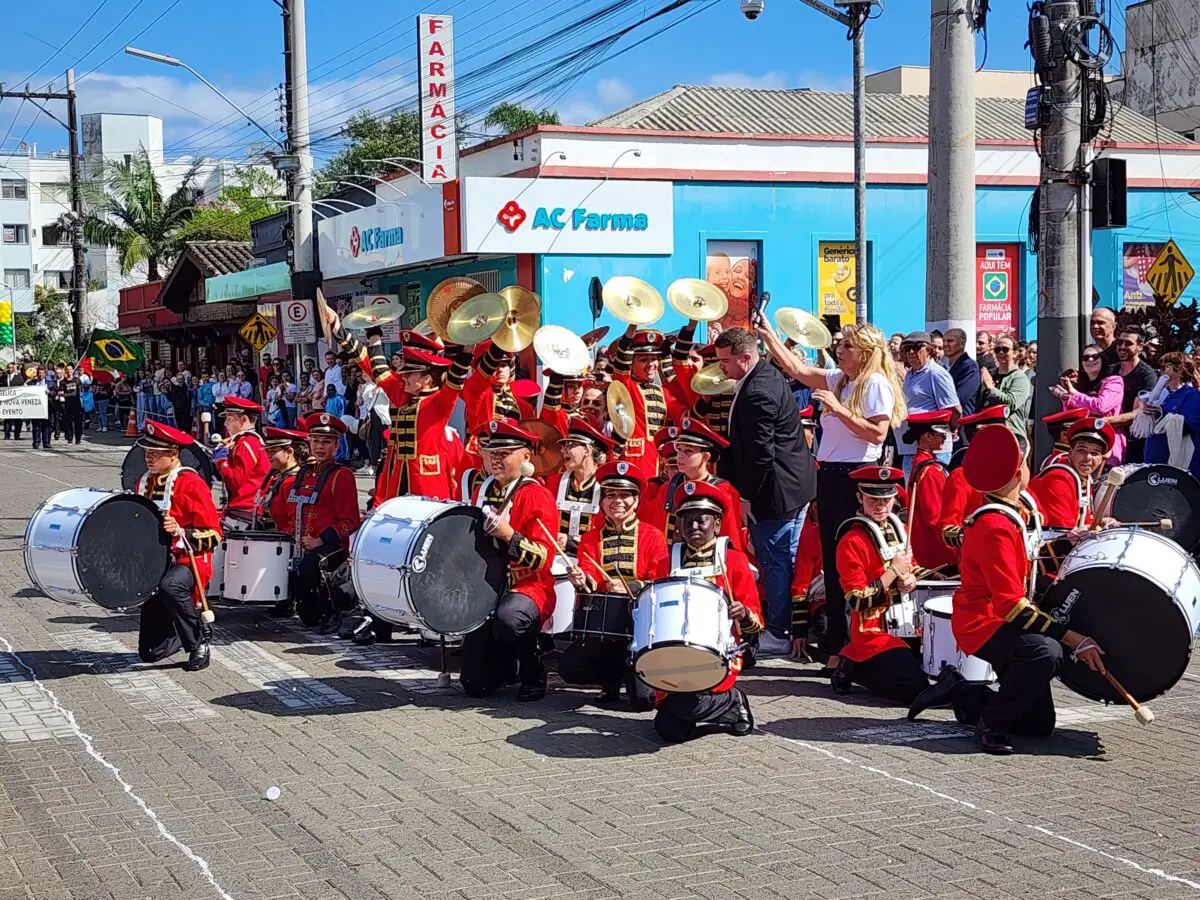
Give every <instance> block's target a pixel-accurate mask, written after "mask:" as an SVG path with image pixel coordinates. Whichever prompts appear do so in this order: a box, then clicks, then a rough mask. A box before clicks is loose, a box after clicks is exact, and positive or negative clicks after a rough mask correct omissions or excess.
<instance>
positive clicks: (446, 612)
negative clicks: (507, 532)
mask: <svg viewBox="0 0 1200 900" xmlns="http://www.w3.org/2000/svg"><path fill="white" fill-rule="evenodd" d="M350 561H351V572H352V573H353V578H354V590H355V592H356V593H357V594H358V596H359V599H360V600H362V602H363V603H364V604H365V605H366V607H367V609H368V610H369V611H370V613H371V615H373V616H376V617H377V618H380V619H383V621H385V622H391V623H392V624H393V625H403V626H408V627H410V628H416V629H424V630H425V631H431V632H434V633H435V634H438V635H443V634H444V635H452V634H466V633H467V632H469V631H474V630H475V629H476V628H478V627H479V626H480V625H482V624H483V623H484V622H486V621H487V620H488V619H489V618H490V617H491V615H492V613H493V612H495V610H496V604H497V603H498V602H499V600H500V595H501V594H502V593H503V592H504V588H505V586H506V585H507V584H508V558H507V556H506V555H505V554H504V553H503V552H501V550H500V548H499V547H498V546H497V544H496V541H495V540H493V539H492V538H491V537H489V536H488V534H487V532H485V531H484V530H483V510H481V509H479V508H477V507H474V506H467V505H465V504H461V503H446V502H443V501H440V500H427V499H426V498H424V497H393V498H392V499H391V500H388V501H387V502H386V503H384V504H382V505H381V506H378V507H376V508H375V509H374V510H372V511H371V514H370V515H369V516H367V519H366V521H364V522H363V524H362V526H361V527H360V528H359V529H358V531H357V533H356V534H355V535H354V540H353V541H352V543H351V545H350Z"/></svg>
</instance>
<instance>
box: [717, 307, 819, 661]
mask: <svg viewBox="0 0 1200 900" xmlns="http://www.w3.org/2000/svg"><path fill="white" fill-rule="evenodd" d="M715 345H716V349H717V362H718V363H719V364H720V366H721V371H722V372H724V373H725V376H726V377H727V378H732V379H734V380H735V381H736V382H737V387H736V388H735V391H734V397H733V404H732V406H731V407H730V410H729V449H728V450H726V451H725V452H723V453H722V454H721V458H720V463H719V469H720V472H719V474H720V475H721V476H722V477H723V478H726V479H728V480H729V481H730V482H732V484H733V486H734V487H735V488H737V490H738V493H740V494H741V495H742V500H743V501H744V505H745V504H748V505H749V507H750V509H749V512H750V515H751V517H752V522H751V524H750V539H751V541H753V543H754V552H755V555H756V556H757V558H758V564H759V566H761V567H762V580H763V584H764V586H765V587H766V600H767V602H766V608H765V613H766V620H767V630H766V632H764V633H763V634H762V635H761V636H760V637H759V652H760V653H762V654H764V655H780V656H783V655H787V654H788V653H789V652H790V651H791V582H792V572H793V569H794V567H795V560H796V545H797V543H798V542H799V540H800V529H801V527H802V526H803V525H804V513H805V510H806V509H807V508H808V504H809V501H811V500H812V499H813V497H814V496H815V495H816V492H817V479H816V466H815V464H814V463H813V458H812V455H811V454H810V453H809V450H808V444H807V443H805V440H804V429H803V428H802V427H801V425H800V413H799V410H798V409H797V407H796V401H795V398H794V397H793V396H792V391H791V388H790V387H789V386H788V382H787V379H785V378H784V377H783V375H781V374H780V373H779V370H778V369H776V368H775V367H774V366H772V365H771V364H770V363H768V362H767V361H766V360H764V359H763V358H762V357H761V356H760V355H759V352H758V339H757V338H756V337H755V336H754V334H753V333H751V332H750V331H747V330H746V329H745V328H730V329H727V330H725V331H722V332H721V334H720V336H719V337H718V338H717V340H716V342H715Z"/></svg>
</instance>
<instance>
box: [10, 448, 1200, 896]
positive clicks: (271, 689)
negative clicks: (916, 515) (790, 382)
mask: <svg viewBox="0 0 1200 900" xmlns="http://www.w3.org/2000/svg"><path fill="white" fill-rule="evenodd" d="M124 452H125V448H124V447H116V446H98V445H89V444H85V445H84V446H83V447H82V448H71V449H70V450H66V449H56V450H55V451H53V452H52V453H38V454H36V455H35V454H34V453H33V452H32V451H30V450H29V449H28V448H27V446H26V445H25V444H21V445H20V446H19V447H18V446H17V445H14V444H11V443H9V444H0V485H2V488H0V596H3V598H4V615H3V616H2V617H0V900H15V898H36V900H110V898H111V900H139V898H147V900H172V898H187V900H193V898H194V900H204V898H234V900H260V898H304V900H335V898H337V900H341V898H352V900H383V898H392V900H407V898H413V900H415V898H421V900H499V898H512V900H541V898H545V900H549V898H571V900H601V898H610V897H629V898H637V900H672V898H680V900H682V898H745V900H765V898H819V900H838V898H869V897H878V898H888V900H902V898H935V897H936V898H960V897H961V898H967V897H974V898H988V900H991V898H997V900H998V898H1034V897H1037V898H1042V897H1047V896H1063V897H1072V898H1078V897H1089V898H1091V897H1095V898H1100V897H1113V898H1123V900H1128V898H1153V900H1171V898H1177V897H1197V896H1200V842H1198V841H1197V838H1196V821H1197V813H1198V811H1200V781H1198V779H1197V777H1196V774H1195V773H1196V769H1195V768H1193V767H1194V766H1195V765H1196V760H1197V759H1200V670H1197V669H1196V667H1195V666H1193V669H1194V670H1196V671H1195V673H1189V675H1188V676H1187V677H1186V678H1185V679H1184V680H1183V681H1182V682H1181V683H1180V684H1179V685H1178V686H1177V687H1176V688H1175V689H1174V690H1173V691H1172V692H1171V693H1170V694H1169V695H1168V696H1166V697H1164V698H1161V699H1159V700H1158V701H1155V702H1154V703H1153V704H1152V706H1153V708H1154V710H1155V712H1156V713H1157V721H1156V722H1155V723H1154V725H1152V726H1151V727H1149V728H1143V727H1140V726H1138V725H1137V724H1136V723H1135V722H1134V720H1133V717H1132V715H1131V714H1130V713H1129V712H1128V711H1127V710H1126V709H1124V708H1118V707H1112V708H1106V707H1104V706H1101V705H1099V704H1092V703H1089V702H1087V701H1085V700H1083V699H1082V698H1079V697H1077V696H1075V695H1073V694H1070V693H1069V692H1066V691H1064V690H1059V691H1058V701H1059V703H1060V709H1061V710H1062V712H1061V714H1060V728H1059V731H1058V733H1057V734H1056V736H1055V737H1054V738H1052V739H1049V740H1044V741H1023V742H1022V747H1023V748H1025V749H1026V750H1027V751H1028V752H1027V753H1025V754H1022V755H1017V756H1013V757H1009V758H992V757H986V756H982V755H979V754H977V753H976V752H975V745H974V743H973V741H972V740H971V739H969V738H968V737H966V736H965V735H966V732H965V731H964V730H963V729H962V728H960V727H959V726H957V725H954V724H953V722H952V721H950V720H949V719H948V718H947V714H945V713H936V714H932V715H931V716H930V717H929V718H931V719H932V720H933V721H925V722H921V723H916V724H909V723H906V722H904V721H903V716H902V713H901V712H900V711H898V710H895V709H890V708H884V707H882V706H878V705H874V704H872V703H871V702H870V701H867V700H866V699H864V695H863V694H861V693H858V694H854V695H852V696H851V698H850V700H851V701H853V702H846V699H845V698H840V697H834V696H833V695H832V694H831V692H830V690H829V687H828V685H827V683H823V682H821V681H819V680H818V679H817V678H816V677H815V674H816V669H817V667H816V666H815V665H809V666H800V665H796V664H793V663H790V662H773V663H770V664H762V665H760V666H759V667H758V668H757V669H756V670H754V671H753V672H752V673H750V674H749V675H748V676H747V677H745V678H744V679H743V682H742V683H743V684H744V686H745V687H746V690H747V691H748V693H749V694H750V695H751V698H752V701H753V704H754V712H755V715H756V718H757V721H758V726H759V727H758V732H757V733H756V734H754V735H752V736H749V737H746V738H741V739H738V738H732V737H725V736H721V737H708V738H704V739H701V740H697V741H694V742H692V743H689V744H686V745H682V746H672V747H668V746H664V745H663V744H662V743H661V742H660V741H659V740H658V739H657V737H656V735H655V734H654V731H653V729H652V728H651V725H650V721H649V716H648V715H641V714H632V713H627V712H624V711H618V710H614V709H604V708H600V707H599V706H597V705H595V702H594V701H595V696H596V694H595V692H594V691H575V690H570V689H566V688H564V687H563V686H562V685H557V686H556V687H555V689H554V690H553V691H552V693H551V695H550V696H549V697H548V698H547V700H546V701H545V702H543V703H540V704H517V703H516V701H515V690H509V691H507V692H504V693H503V694H502V695H501V696H499V697H497V698H495V699H494V700H493V701H492V702H491V703H490V704H488V705H483V706H481V705H479V704H477V703H475V702H472V701H470V700H468V699H467V698H466V697H464V696H463V695H462V693H461V691H460V690H459V689H458V687H457V684H452V685H451V686H450V687H448V688H445V687H439V686H438V685H437V681H436V674H437V673H436V669H437V665H436V655H435V654H434V652H433V651H431V650H427V649H422V648H420V647H419V646H418V645H417V643H416V642H415V641H412V642H404V643H402V644H400V645H398V646H389V647H370V648H355V647H348V646H347V645H346V643H345V642H340V641H331V640H329V639H323V638H319V637H317V636H316V635H315V634H312V633H308V632H306V631H304V630H303V629H302V628H301V626H299V625H298V624H297V625H295V626H294V627H293V626H288V625H281V624H279V623H276V622H273V621H271V620H270V619H268V618H267V617H266V616H265V615H263V614H262V613H259V612H255V611H253V610H242V609H219V610H218V613H217V615H218V618H217V626H216V629H217V643H216V646H215V649H214V654H213V665H212V666H211V667H210V668H209V669H207V670H206V671H204V672H200V673H196V674H188V673H185V672H183V671H182V670H181V669H180V668H179V665H178V664H179V663H180V662H182V659H183V657H182V656H178V657H176V658H175V659H174V660H172V661H170V662H169V663H168V664H165V665H159V666H144V665H142V664H141V663H140V662H138V660H137V656H136V641H137V621H136V618H134V617H132V616H118V615H107V614H105V613H102V612H101V611H100V609H99V608H98V607H73V606H66V605H63V604H60V603H56V602H54V601H51V600H49V599H46V598H45V597H42V596H41V595H39V594H38V592H37V591H36V590H35V589H34V588H32V587H31V586H30V584H29V581H28V578H27V576H26V573H25V567H24V563H23V559H22V552H21V550H22V540H23V535H24V530H25V525H26V522H27V520H28V518H29V516H30V514H31V513H32V511H33V510H34V508H35V507H36V506H37V504H38V503H40V502H41V501H42V500H43V499H45V498H46V497H47V496H49V495H50V494H51V493H53V492H55V491H57V490H60V489H63V488H65V487H68V486H96V487H102V488H110V489H111V488H115V487H117V485H118V483H119V467H120V461H121V459H122V457H123V455H124ZM939 718H940V721H936V720H938V719H939ZM271 786H278V787H279V788H280V790H281V796H280V798H279V799H278V800H277V801H274V802H270V801H268V800H266V799H264V793H265V791H266V790H267V788H268V787H271Z"/></svg>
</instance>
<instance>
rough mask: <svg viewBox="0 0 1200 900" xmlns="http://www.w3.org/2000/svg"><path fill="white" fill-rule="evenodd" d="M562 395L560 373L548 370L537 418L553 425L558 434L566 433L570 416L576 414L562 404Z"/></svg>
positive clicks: (569, 423)
mask: <svg viewBox="0 0 1200 900" xmlns="http://www.w3.org/2000/svg"><path fill="white" fill-rule="evenodd" d="M562 395H563V377H562V375H560V374H558V373H557V372H549V371H548V372H547V373H546V392H545V393H544V394H543V395H542V408H541V409H540V410H538V418H539V419H541V420H542V421H543V422H549V423H550V424H551V425H553V426H554V427H555V428H556V429H557V430H558V433H559V434H566V433H567V429H568V428H569V427H570V425H571V416H573V415H576V411H575V410H574V409H567V408H565V407H564V406H563V399H562Z"/></svg>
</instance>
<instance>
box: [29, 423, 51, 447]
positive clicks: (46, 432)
mask: <svg viewBox="0 0 1200 900" xmlns="http://www.w3.org/2000/svg"><path fill="white" fill-rule="evenodd" d="M29 430H30V431H31V432H32V433H33V449H35V450H36V449H37V448H38V447H49V446H50V420H49V419H34V420H33V421H32V422H30V423H29Z"/></svg>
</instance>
